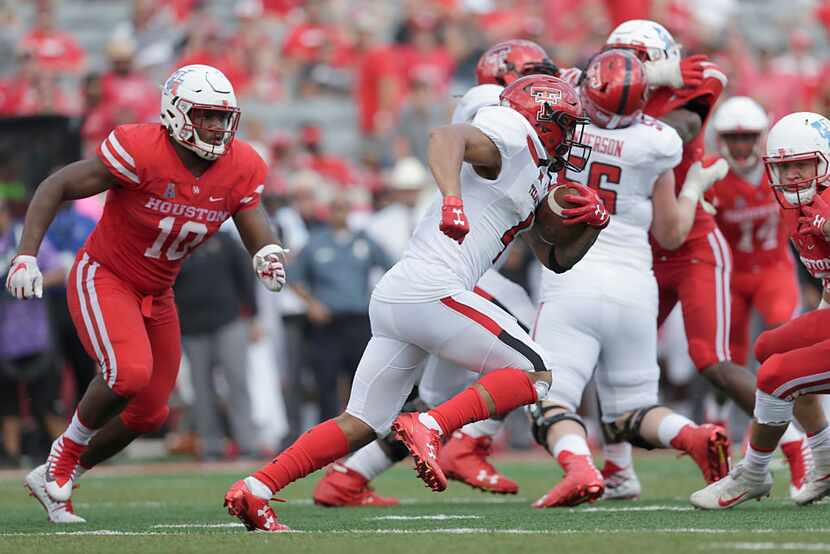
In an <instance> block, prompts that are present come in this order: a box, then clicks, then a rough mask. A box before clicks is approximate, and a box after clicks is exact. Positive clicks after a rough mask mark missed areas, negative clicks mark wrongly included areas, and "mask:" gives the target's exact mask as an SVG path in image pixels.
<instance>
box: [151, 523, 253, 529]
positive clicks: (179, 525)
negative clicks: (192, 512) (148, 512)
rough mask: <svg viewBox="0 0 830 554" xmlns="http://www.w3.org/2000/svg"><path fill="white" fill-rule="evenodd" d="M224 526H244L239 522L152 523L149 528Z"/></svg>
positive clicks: (217, 527) (210, 527) (209, 527)
mask: <svg viewBox="0 0 830 554" xmlns="http://www.w3.org/2000/svg"><path fill="white" fill-rule="evenodd" d="M226 527H245V526H244V525H242V524H241V523H171V524H161V525H153V526H152V527H150V528H151V529H223V528H226Z"/></svg>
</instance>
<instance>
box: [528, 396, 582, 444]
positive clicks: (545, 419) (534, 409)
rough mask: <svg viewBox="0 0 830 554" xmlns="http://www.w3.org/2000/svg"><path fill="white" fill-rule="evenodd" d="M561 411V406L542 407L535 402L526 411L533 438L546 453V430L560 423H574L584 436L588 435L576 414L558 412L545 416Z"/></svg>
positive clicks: (539, 403)
mask: <svg viewBox="0 0 830 554" xmlns="http://www.w3.org/2000/svg"><path fill="white" fill-rule="evenodd" d="M561 409H562V406H542V403H541V402H537V403H536V404H531V406H530V409H529V410H528V411H529V413H530V419H531V421H532V424H533V438H534V439H536V442H537V443H538V444H539V445H540V446H542V447H543V448H544V449H545V450H547V451H549V450H550V449H549V448H548V430H549V429H550V428H551V427H552V426H554V425H556V424H557V423H559V422H560V421H574V422H576V423H578V424H579V425H581V426H582V428H583V429H585V434H586V435H587V434H588V430H587V429H586V427H585V422H584V421H582V418H581V417H579V415H578V414H575V413H573V412H559V413H558V414H552V415H547V414H548V413H549V412H551V411H553V410H561Z"/></svg>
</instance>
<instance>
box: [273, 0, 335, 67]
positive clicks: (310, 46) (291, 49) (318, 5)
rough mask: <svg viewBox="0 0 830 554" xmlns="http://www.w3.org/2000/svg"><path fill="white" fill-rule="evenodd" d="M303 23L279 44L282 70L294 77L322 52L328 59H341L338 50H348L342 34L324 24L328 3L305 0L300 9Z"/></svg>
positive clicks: (320, 56) (289, 32)
mask: <svg viewBox="0 0 830 554" xmlns="http://www.w3.org/2000/svg"><path fill="white" fill-rule="evenodd" d="M304 12H305V18H304V19H303V22H302V23H300V24H299V25H296V26H295V27H293V28H292V29H289V31H288V33H287V35H286V38H285V41H284V42H283V45H282V54H283V56H284V57H285V59H286V61H287V62H288V63H287V67H286V69H287V70H288V72H289V73H291V74H296V73H297V72H298V71H299V70H300V68H301V67H303V66H304V65H306V64H313V63H316V62H319V61H320V60H321V59H322V58H323V54H324V53H325V51H326V50H329V51H330V52H331V51H333V53H329V56H331V57H334V58H338V57H340V56H343V55H344V54H342V53H341V50H348V49H349V41H348V39H347V37H346V36H345V34H344V33H343V31H342V30H341V29H340V28H339V27H338V26H337V25H333V24H331V23H329V22H328V21H326V18H325V14H326V13H328V12H329V1H328V0H308V1H307V2H306V4H305V6H304Z"/></svg>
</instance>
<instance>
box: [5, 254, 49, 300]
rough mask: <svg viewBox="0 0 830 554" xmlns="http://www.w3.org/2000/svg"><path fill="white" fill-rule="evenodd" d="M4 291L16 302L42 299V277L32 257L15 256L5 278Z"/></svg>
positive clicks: (35, 260)
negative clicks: (15, 299)
mask: <svg viewBox="0 0 830 554" xmlns="http://www.w3.org/2000/svg"><path fill="white" fill-rule="evenodd" d="M6 290H8V291H9V293H10V294H12V295H13V296H14V297H15V298H17V299H18V300H24V299H28V298H34V297H37V298H41V297H43V275H41V274H40V269H38V267H37V259H36V258H35V257H34V256H15V258H14V259H13V260H12V263H11V266H9V275H8V277H6Z"/></svg>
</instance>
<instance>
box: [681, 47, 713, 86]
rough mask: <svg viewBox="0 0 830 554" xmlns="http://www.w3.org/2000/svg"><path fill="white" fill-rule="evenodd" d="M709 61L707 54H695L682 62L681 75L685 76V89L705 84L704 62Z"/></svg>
mask: <svg viewBox="0 0 830 554" xmlns="http://www.w3.org/2000/svg"><path fill="white" fill-rule="evenodd" d="M708 61H709V56H707V55H706V54H695V55H694V56H689V57H688V58H683V59H682V60H680V74H681V75H682V76H683V86H684V87H696V86H699V85H701V84H702V83H703V70H704V69H705V65H704V63H703V62H708Z"/></svg>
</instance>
